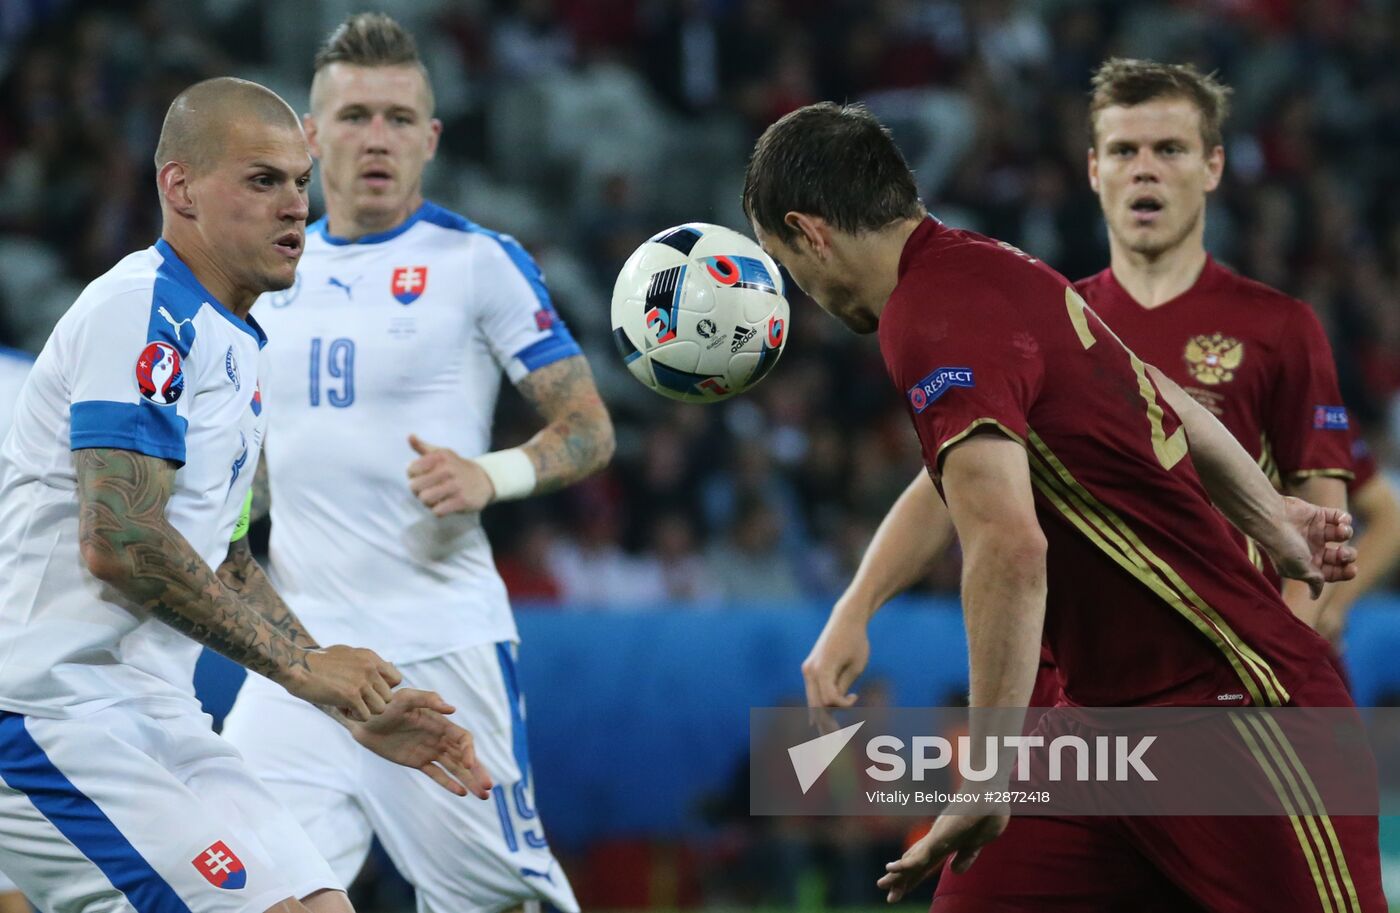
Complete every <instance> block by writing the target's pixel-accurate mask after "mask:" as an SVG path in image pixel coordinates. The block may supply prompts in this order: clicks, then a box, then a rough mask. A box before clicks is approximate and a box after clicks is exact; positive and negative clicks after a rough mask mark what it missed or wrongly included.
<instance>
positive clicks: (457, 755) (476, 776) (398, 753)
mask: <svg viewBox="0 0 1400 913" xmlns="http://www.w3.org/2000/svg"><path fill="white" fill-rule="evenodd" d="M454 710H455V708H453V707H452V705H451V704H449V703H447V702H446V701H444V700H443V699H442V698H441V697H439V696H438V695H437V694H435V693H433V692H431V691H418V690H416V689H413V688H400V689H399V690H397V691H395V692H394V694H393V698H392V699H391V700H390V701H389V704H388V706H387V707H385V708H384V712H383V713H380V714H379V715H378V716H375V717H374V718H373V719H371V720H369V721H368V722H351V723H349V724H348V725H349V727H350V732H351V734H352V735H353V736H354V737H355V741H357V742H359V743H360V744H361V745H363V746H364V747H365V748H368V749H369V750H370V751H372V752H374V753H375V754H377V755H379V756H380V757H382V758H386V759H388V760H390V761H393V762H394V763H395V764H402V765H403V766H404V767H412V768H413V769H415V770H419V771H422V772H423V773H424V774H425V775H427V776H428V777H429V778H431V779H432V781H433V782H434V783H436V784H438V785H439V786H441V787H442V788H443V789H445V790H447V791H448V792H450V793H452V794H454V795H457V796H465V795H467V793H471V794H472V795H474V796H476V797H477V798H478V799H485V798H486V797H488V796H489V795H491V786H492V783H491V774H490V773H489V772H488V771H487V770H486V767H485V765H483V764H482V763H481V761H479V760H478V759H477V757H476V749H475V747H474V745H473V742H472V734H471V733H470V732H468V731H467V730H465V729H463V728H462V727H460V726H458V725H457V724H456V723H454V722H452V721H451V720H449V719H448V718H447V714H450V713H453V712H454Z"/></svg>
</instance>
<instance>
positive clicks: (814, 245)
mask: <svg viewBox="0 0 1400 913" xmlns="http://www.w3.org/2000/svg"><path fill="white" fill-rule="evenodd" d="M783 222H784V223H786V224H787V226H788V227H789V228H791V229H792V230H793V231H795V232H797V238H794V239H793V240H794V242H795V243H794V245H793V246H794V247H798V246H801V247H806V248H807V249H809V250H811V251H812V253H814V254H816V255H818V256H820V255H821V252H822V251H824V250H826V248H827V247H828V246H829V241H830V238H829V237H828V236H827V233H826V231H825V228H826V223H825V222H824V221H822V220H821V219H818V218H816V217H815V216H809V215H807V214H806V213H805V212H789V213H788V214H787V215H785V216H783Z"/></svg>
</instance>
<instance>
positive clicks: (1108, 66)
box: [1089, 57, 1231, 152]
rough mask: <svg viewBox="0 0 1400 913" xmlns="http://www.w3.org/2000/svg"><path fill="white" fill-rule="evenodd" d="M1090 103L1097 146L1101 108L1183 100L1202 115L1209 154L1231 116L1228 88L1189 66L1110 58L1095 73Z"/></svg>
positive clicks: (1093, 133)
mask: <svg viewBox="0 0 1400 913" xmlns="http://www.w3.org/2000/svg"><path fill="white" fill-rule="evenodd" d="M1092 84H1093V87H1094V90H1093V93H1092V94H1091V97H1090V102H1089V132H1090V139H1091V140H1092V142H1093V143H1094V145H1095V146H1097V145H1098V141H1099V136H1098V116H1099V112H1100V111H1102V110H1103V109H1104V108H1110V107H1124V108H1130V107H1132V106H1133V105H1141V104H1144V103H1146V102H1149V101H1155V100H1157V99H1161V98H1184V99H1186V100H1187V101H1189V102H1191V104H1193V105H1195V106H1196V110H1197V111H1199V112H1200V114H1201V140H1202V142H1203V143H1204V144H1205V149H1206V151H1207V152H1209V151H1210V150H1211V149H1214V148H1215V147H1216V146H1219V145H1221V142H1222V139H1221V131H1220V127H1221V125H1222V124H1223V123H1225V118H1226V117H1228V116H1229V114H1230V91H1231V90H1230V87H1229V86H1227V85H1225V84H1224V83H1222V82H1220V81H1219V80H1218V79H1216V78H1215V74H1214V73H1202V72H1201V71H1200V70H1198V69H1196V68H1195V67H1194V66H1192V65H1191V64H1189V63H1158V62H1157V61H1155V60H1133V59H1131V58H1127V57H1110V58H1109V59H1108V60H1105V61H1104V62H1103V63H1102V64H1101V65H1100V66H1099V68H1098V70H1097V71H1096V72H1095V73H1094V78H1093V82H1092Z"/></svg>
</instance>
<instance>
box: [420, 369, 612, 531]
mask: <svg viewBox="0 0 1400 913" xmlns="http://www.w3.org/2000/svg"><path fill="white" fill-rule="evenodd" d="M516 387H517V388H518V389H519V390H520V392H521V394H522V395H523V396H524V397H525V398H526V399H527V400H529V401H530V405H532V406H534V407H535V410H536V411H537V412H539V413H540V415H541V416H543V417H544V419H545V421H546V422H548V424H547V425H545V426H544V428H542V429H540V432H539V433H538V434H536V435H535V436H534V437H532V438H530V440H528V441H526V442H525V443H524V444H523V445H522V446H520V447H518V448H512V449H511V450H508V451H501V452H497V453H492V454H487V455H486V456H484V457H478V458H477V459H466V458H464V457H461V456H459V455H457V454H456V453H454V452H452V451H451V450H448V449H447V448H445V447H435V446H433V445H432V444H428V443H425V442H424V441H422V440H420V439H419V438H418V437H417V436H416V435H410V436H409V439H408V443H409V446H411V447H412V448H413V450H414V451H415V452H416V453H417V454H418V457H419V458H418V459H416V460H414V461H413V462H412V463H411V464H409V467H408V478H409V489H410V490H411V491H412V492H413V494H414V496H416V497H417V498H418V500H419V501H421V502H422V503H423V505H424V506H426V507H429V508H431V509H432V511H433V513H434V514H436V515H437V516H439V517H442V516H446V515H447V514H451V513H459V512H465V513H471V512H474V511H478V510H481V509H482V508H483V507H485V506H486V505H487V504H490V503H491V502H492V501H494V500H497V499H498V498H499V497H501V496H502V494H503V493H502V492H500V491H498V490H497V488H496V485H495V483H494V482H493V481H492V479H493V478H496V477H495V476H491V475H488V473H487V470H486V469H484V468H483V463H484V462H485V460H487V459H492V458H497V457H502V456H509V457H511V458H512V459H514V460H517V461H528V463H526V464H525V466H524V475H525V484H523V485H521V486H520V488H519V489H518V490H517V491H516V492H515V493H514V494H511V493H505V496H506V497H521V496H523V495H526V494H545V493H547V492H551V491H556V490H558V489H560V488H563V487H564V486H566V485H572V484H573V483H574V482H577V481H578V480H579V479H582V478H584V477H586V476H589V475H592V474H593V473H595V472H597V471H598V470H599V469H602V468H603V467H604V466H606V465H608V461H609V460H611V459H612V454H613V443H614V442H613V427H612V419H611V418H609V417H608V409H607V407H606V406H604V405H603V400H602V399H601V398H600V397H599V396H598V388H597V387H595V386H594V385H593V372H592V371H590V370H589V369H588V362H587V361H586V360H585V359H584V357H583V356H582V355H571V356H569V357H568V358H561V359H560V360H559V361H556V362H554V363H553V364H550V365H545V366H544V367H543V368H539V369H537V370H534V371H531V372H530V373H529V374H527V375H525V376H524V377H523V378H521V380H520V382H519V383H518V384H516ZM532 477H533V481H532Z"/></svg>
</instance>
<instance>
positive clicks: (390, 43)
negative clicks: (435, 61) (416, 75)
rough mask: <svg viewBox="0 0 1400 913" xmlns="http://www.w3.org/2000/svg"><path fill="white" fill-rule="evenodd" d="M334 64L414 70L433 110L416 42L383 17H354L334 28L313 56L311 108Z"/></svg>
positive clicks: (378, 14)
mask: <svg viewBox="0 0 1400 913" xmlns="http://www.w3.org/2000/svg"><path fill="white" fill-rule="evenodd" d="M334 63H344V64H349V65H350V66H355V67H397V66H405V65H407V66H415V67H417V68H418V70H419V72H421V73H422V74H423V86H424V87H425V88H426V89H427V91H428V98H427V101H428V113H432V110H433V86H432V83H431V82H430V81H429V80H428V70H427V68H426V67H424V66H423V60H422V58H420V57H419V56H418V42H416V41H414V40H413V36H412V35H411V34H409V32H408V30H407V29H405V28H404V27H403V26H401V25H399V24H398V23H397V22H395V21H394V20H393V19H392V18H391V17H389V16H386V15H384V14H383V13H356V14H355V15H353V16H351V17H350V18H349V19H346V20H345V21H344V22H342V23H341V24H340V25H338V26H336V29H335V31H333V32H331V34H330V37H328V38H327V39H326V41H325V43H324V44H323V45H321V49H320V50H319V51H317V52H316V60H315V64H314V73H315V75H314V76H313V77H312V80H311V107H312V108H313V109H314V108H315V107H316V97H317V93H316V83H317V80H318V79H319V78H320V76H321V71H322V70H324V69H325V68H326V67H328V66H330V65H331V64H334Z"/></svg>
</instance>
